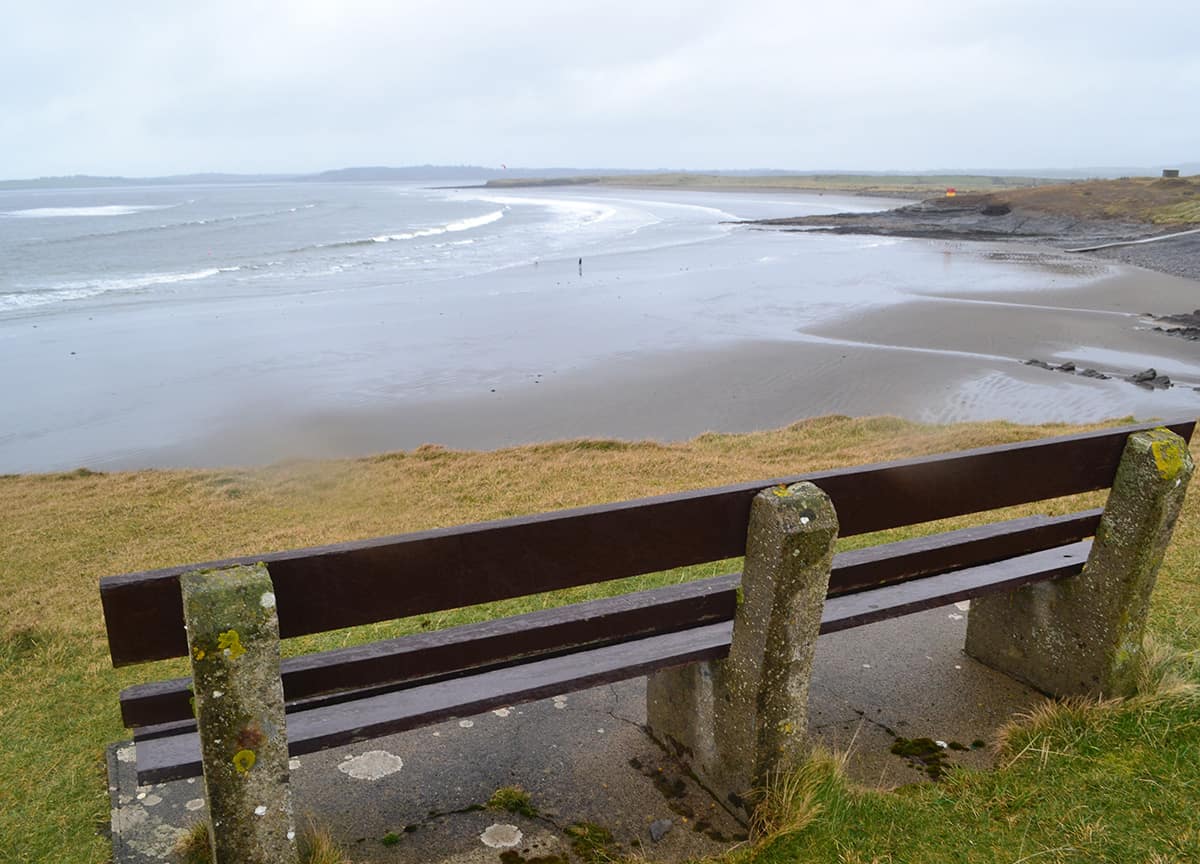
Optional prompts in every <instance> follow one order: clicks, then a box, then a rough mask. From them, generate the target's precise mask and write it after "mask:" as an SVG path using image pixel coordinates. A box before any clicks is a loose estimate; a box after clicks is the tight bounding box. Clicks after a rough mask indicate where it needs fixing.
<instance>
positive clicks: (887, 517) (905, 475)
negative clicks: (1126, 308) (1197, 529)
mask: <svg viewBox="0 0 1200 864" xmlns="http://www.w3.org/2000/svg"><path fill="white" fill-rule="evenodd" d="M1194 425H1195V421H1194V420H1187V421H1181V422H1177V423H1172V424H1169V428H1171V429H1173V430H1174V431H1176V432H1177V433H1179V434H1180V435H1183V436H1184V437H1185V438H1190V437H1191V434H1192V430H1193V427H1194ZM1149 428H1154V426H1153V425H1152V424H1143V425H1138V426H1126V427H1121V428H1117V429H1110V430H1105V431H1101V432H1092V433H1086V434H1082V435H1072V436H1065V437H1060V438H1048V439H1041V440H1037V441H1028V442H1022V443H1018V444H1008V445H1003V446H999V447H987V448H982V449H979V450H971V451H964V452H959V453H949V454H942V455H938V456H927V457H921V458H917V459H906V460H903V461H899V462H889V463H881V464H877V465H866V466H859V467H855V468H844V469H837V470H832V471H819V472H814V473H810V474H804V475H796V476H792V477H783V478H776V479H772V480H760V481H756V482H753V483H742V484H738V485H734V486H725V487H720V488H715V489H703V490H696V491H691V492H682V493H677V494H674V495H663V496H658V497H655V498H644V499H640V500H635V501H625V502H619V503H615V504H604V505H599V506H595V507H585V508H580V509H576V510H565V511H561V512H557V513H542V514H538V515H534V516H525V517H520V518H516V519H507V520H503V521H499V522H488V523H481V524H477V525H464V526H457V527H453V528H443V529H437V530H433V531H424V532H418V533H415V534H407V535H401V536H396V537H383V538H378V539H375V540H365V541H358V542H354V543H344V544H338V545H334V546H324V547H317V548H312V549H299V550H292V551H289V552H281V553H275V554H273V555H261V556H249V557H244V558H235V559H228V560H226V561H220V562H209V563H207V564H191V565H186V566H183V567H173V568H169V569H165V570H156V571H149V572H146V573H135V574H128V575H125V576H115V577H109V578H106V579H104V580H102V582H101V599H102V602H103V605H104V612H105V618H106V622H107V627H108V637H109V648H110V652H111V655H112V659H113V663H114V665H117V666H123V665H127V664H131V663H138V662H143V661H147V660H156V659H162V658H166V657H180V656H183V655H184V654H185V653H186V644H185V639H184V632H183V617H182V608H181V601H180V597H179V586H178V577H179V575H180V574H181V573H184V572H187V571H188V570H193V569H202V568H208V567H217V566H227V565H229V564H234V563H249V562H255V561H264V562H266V563H267V564H268V566H269V569H270V572H271V577H272V579H273V581H274V582H275V586H276V595H277V597H278V601H279V607H278V608H279V617H280V626H281V629H282V632H283V635H284V636H298V635H303V634H306V633H315V632H322V631H325V630H331V629H337V628H341V627H348V626H354V625H358V624H366V623H372V622H376V621H382V620H388V619H392V618H401V617H405V616H409V615H418V614H424V613H427V612H431V611H435V610H441V609H449V608H456V607H460V606H467V605H472V604H476V603H483V602H489V601H493V600H501V599H505V598H509V597H516V596H521V595H525V594H532V593H537V592H541V591H548V590H553V589H558V588H565V587H571V586H575V585H583V584H589V583H593V582H600V581H605V580H609V579H618V578H622V577H625V576H632V575H636V574H640V573H648V572H654V571H658V570H666V569H670V568H672V567H679V566H684V565H689V564H697V563H701V562H705V561H715V560H720V559H723V558H729V557H734V556H738V555H741V554H743V552H744V551H745V529H746V524H747V519H748V515H749V508H750V501H751V499H752V498H753V496H754V494H755V493H756V492H757V491H758V490H760V489H762V488H765V487H767V486H771V485H773V484H778V483H790V482H795V481H798V480H811V481H812V482H814V483H816V484H817V485H819V486H821V488H822V489H824V490H825V491H826V492H827V493H828V494H829V495H830V497H831V498H832V499H833V502H834V505H835V507H836V508H837V511H838V516H839V519H840V522H841V533H842V535H843V536H850V535H854V534H861V533H867V532H871V531H878V530H883V529H887V528H894V527H897V526H901V525H912V524H917V523H920V522H926V521H930V520H933V519H940V518H945V517H949V516H955V515H960V514H964V513H972V512H978V511H982V510H990V509H994V508H997V507H1003V506H1008V505H1012V504H1021V503H1026V502H1031V501H1039V500H1042V499H1045V498H1053V497H1058V496H1061V495H1068V494H1073V493H1077V492H1086V491H1090V490H1095V489H1101V488H1104V487H1106V486H1108V485H1109V484H1110V483H1111V482H1112V478H1113V475H1114V473H1115V471H1116V466H1117V463H1118V461H1119V459H1120V456H1121V451H1122V450H1123V448H1124V444H1125V439H1126V438H1127V437H1128V436H1129V434H1131V433H1132V432H1136V431H1140V430H1144V429H1149Z"/></svg>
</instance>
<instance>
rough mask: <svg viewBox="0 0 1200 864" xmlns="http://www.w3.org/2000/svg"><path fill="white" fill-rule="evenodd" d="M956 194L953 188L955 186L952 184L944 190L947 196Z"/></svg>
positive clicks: (951, 196)
mask: <svg viewBox="0 0 1200 864" xmlns="http://www.w3.org/2000/svg"><path fill="white" fill-rule="evenodd" d="M957 194H958V192H957V191H956V190H955V188H954V187H953V186H951V187H950V188H949V189H947V190H946V197H947V198H953V197H954V196H955V195H957Z"/></svg>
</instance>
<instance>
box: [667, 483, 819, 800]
mask: <svg viewBox="0 0 1200 864" xmlns="http://www.w3.org/2000/svg"><path fill="white" fill-rule="evenodd" d="M837 530H838V522H837V514H836V513H835V512H834V509H833V504H832V503H831V502H830V500H829V498H828V496H826V495H825V493H824V492H822V491H821V490H820V489H818V488H817V487H816V486H814V485H812V484H811V483H797V484H794V485H792V486H788V487H786V488H785V487H776V488H772V489H766V490H764V491H762V492H760V493H758V495H756V496H755V498H754V502H753V504H752V505H751V510H750V525H749V530H748V533H747V537H746V564H745V568H744V572H743V574H742V593H741V602H740V603H739V605H738V610H737V613H736V616H735V618H734V623H733V642H732V645H731V647H730V653H729V657H728V659H726V660H723V661H719V662H714V663H695V664H692V665H690V666H685V667H682V668H679V669H668V670H665V671H663V672H658V673H655V674H654V675H651V676H650V678H649V682H648V685H647V694H646V696H647V718H648V721H649V724H648V725H649V726H650V729H651V732H652V733H653V734H654V735H655V736H656V737H657V738H658V739H659V740H660V741H661V742H663V743H664V744H665V745H667V746H668V747H670V748H672V749H673V750H674V752H675V753H677V754H678V755H679V756H680V758H682V759H683V760H684V761H685V762H687V763H688V765H689V767H690V768H691V769H692V771H693V772H695V774H696V776H697V777H699V778H700V781H701V782H702V783H703V784H704V785H705V786H707V787H708V789H709V790H710V791H711V792H713V793H714V794H715V795H716V796H717V797H718V799H719V800H721V801H722V802H724V803H725V804H726V806H728V807H729V808H730V810H731V812H733V813H734V814H735V815H737V816H739V817H741V818H747V817H749V815H750V812H751V811H752V809H753V804H754V800H753V799H754V793H755V791H756V790H757V789H760V788H761V787H762V785H763V784H764V783H765V782H766V781H767V780H768V778H769V777H770V775H771V774H773V773H775V772H780V771H786V770H789V769H792V768H796V767H798V766H799V765H800V764H801V763H802V762H803V761H804V759H805V758H806V757H807V754H808V746H809V745H808V738H807V732H808V685H809V677H810V674H811V671H812V660H813V652H814V649H815V648H816V642H817V634H818V632H819V630H820V626H821V611H822V609H823V608H824V605H825V592H826V590H827V589H828V587H829V569H830V565H831V564H832V561H833V543H834V541H835V540H836V539H837Z"/></svg>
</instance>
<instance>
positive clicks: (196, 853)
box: [175, 820, 212, 864]
mask: <svg viewBox="0 0 1200 864" xmlns="http://www.w3.org/2000/svg"><path fill="white" fill-rule="evenodd" d="M175 854H176V855H178V856H179V860H180V861H181V862H182V864H212V847H211V846H209V838H208V822H207V820H202V821H200V822H193V823H192V824H191V825H189V826H188V828H187V831H186V832H185V833H184V834H182V835H181V836H180V838H179V839H178V840H177V841H176V842H175Z"/></svg>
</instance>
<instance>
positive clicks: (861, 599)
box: [137, 540, 1091, 783]
mask: <svg viewBox="0 0 1200 864" xmlns="http://www.w3.org/2000/svg"><path fill="white" fill-rule="evenodd" d="M1090 549H1091V541H1090V540H1083V541H1080V542H1077V543H1072V544H1069V545H1067V546H1061V547H1057V548H1054V549H1048V550H1043V551H1040V552H1033V553H1030V554H1028V555H1022V556H1018V557H1016V558H1010V559H1006V560H1003V561H998V562H994V563H992V564H985V565H981V566H978V567H969V568H966V569H963V570H957V571H953V572H950V573H944V574H941V575H938V576H930V577H927V578H925V579H920V580H915V581H908V582H902V583H899V584H893V585H886V586H884V587H882V588H875V589H871V590H867V591H860V592H858V593H855V594H847V595H844V596H842V597H835V598H829V599H828V600H827V601H826V603H825V610H824V613H823V614H822V616H821V630H820V632H821V633H822V634H824V633H834V632H837V631H839V630H845V629H848V628H851V627H857V626H861V625H864V624H868V623H871V622H874V621H880V620H883V619H885V618H894V617H899V616H901V615H907V614H911V613H913V612H918V611H921V610H923V609H930V608H936V607H938V606H943V605H946V604H948V603H953V602H957V601H960V600H967V599H970V598H972V597H979V596H982V595H984V594H989V593H996V592H1002V591H1009V590H1012V589H1013V588H1016V587H1019V586H1020V585H1025V584H1029V583H1032V582H1036V581H1044V580H1048V579H1054V578H1058V577H1062V576H1069V575H1073V574H1076V573H1078V572H1080V571H1081V570H1082V569H1083V565H1084V563H1085V562H1086V560H1087V554H1088V551H1089V550H1090ZM732 630H733V623H732V622H731V621H722V622H718V623H715V624H709V625H705V626H703V627H696V628H691V629H689V630H682V631H679V632H676V633H668V634H663V635H656V636H650V637H646V638H642V639H637V640H633V641H630V642H623V643H621V644H618V645H608V646H604V647H600V648H592V649H588V650H585V651H581V652H577V653H574V654H567V655H562V656H558V657H551V658H547V659H539V660H533V661H530V662H527V663H522V664H519V665H516V666H509V667H506V668H503V669H496V670H490V671H487V672H482V673H479V674H474V675H467V676H464V677H460V678H454V679H451V680H448V681H439V682H436V683H433V684H423V685H419V686H416V687H412V688H409V689H406V690H398V691H393V692H389V693H383V694H379V695H374V696H368V697H366V698H363V699H358V700H355V701H353V702H346V703H340V704H336V705H329V706H323V707H319V708H309V709H306V710H301V711H297V712H295V713H289V715H288V742H289V752H290V753H291V754H292V755H297V756H298V755H301V754H304V753H311V752H315V751H317V750H322V749H326V748H329V747H333V746H338V745H340V744H348V743H352V742H355V741H361V740H365V739H368V738H376V737H380V736H382V735H388V734H392V733H395V732H402V731H405V730H407V729H414V728H418V727H421V726H425V725H428V724H430V723H436V722H439V721H441V720H446V719H450V718H452V717H459V716H463V715H470V714H477V713H480V712H482V711H487V710H490V709H493V708H498V707H504V706H507V705H513V704H518V703H520V702H527V701H530V700H533V699H539V698H542V697H545V696H551V695H556V694H559V693H563V692H568V691H571V690H581V689H585V688H587V687H594V686H596V685H599V684H605V683H610V682H612V681H619V680H623V679H626V678H634V677H638V676H641V675H645V674H647V673H649V672H652V671H655V670H657V669H665V668H669V667H671V666H678V665H683V664H686V663H693V662H697V661H700V660H713V659H719V658H721V657H724V656H726V655H727V654H728V652H729V643H730V638H731V635H732ZM137 772H138V782H139V783H159V782H164V781H166V780H174V779H179V778H182V777H190V776H195V775H197V774H199V773H200V741H199V737H198V736H197V735H196V733H195V732H184V733H178V734H172V735H163V736H161V737H154V738H148V739H144V740H139V741H138V743H137Z"/></svg>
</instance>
